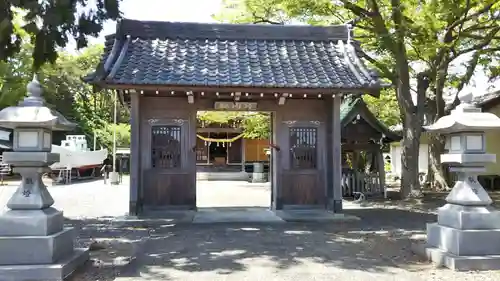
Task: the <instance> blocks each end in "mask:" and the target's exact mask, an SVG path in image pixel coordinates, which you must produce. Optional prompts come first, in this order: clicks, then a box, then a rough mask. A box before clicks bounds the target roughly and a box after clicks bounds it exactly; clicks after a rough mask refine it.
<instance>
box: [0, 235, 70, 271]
mask: <svg viewBox="0 0 500 281" xmlns="http://www.w3.org/2000/svg"><path fill="white" fill-rule="evenodd" d="M73 238H74V229H73V228H72V227H68V228H64V229H63V230H62V231H60V232H58V233H55V234H52V235H48V236H1V237H0V265H14V264H15V265H28V264H30V265H33V264H51V263H54V262H56V261H58V260H59V259H61V258H64V257H66V256H68V255H71V253H72V252H73Z"/></svg>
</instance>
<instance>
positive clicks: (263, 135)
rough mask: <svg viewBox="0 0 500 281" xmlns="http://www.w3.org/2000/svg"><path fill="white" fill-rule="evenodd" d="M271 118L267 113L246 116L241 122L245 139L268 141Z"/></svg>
mask: <svg viewBox="0 0 500 281" xmlns="http://www.w3.org/2000/svg"><path fill="white" fill-rule="evenodd" d="M270 121H271V116H270V115H269V114H267V113H254V114H250V115H247V116H246V117H245V118H244V120H243V129H244V133H245V138H247V139H269V138H270V134H269V133H270V129H271V127H270V125H271V122H270Z"/></svg>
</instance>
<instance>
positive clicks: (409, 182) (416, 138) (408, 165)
mask: <svg viewBox="0 0 500 281" xmlns="http://www.w3.org/2000/svg"><path fill="white" fill-rule="evenodd" d="M420 124H421V122H420V120H419V119H418V118H417V116H416V115H413V114H408V115H407V116H405V123H404V127H405V129H403V147H402V150H401V189H400V193H401V198H408V197H419V196H420V195H421V189H420V181H419V180H418V178H419V177H418V173H419V171H418V152H419V146H420V132H419V130H418V129H417V130H415V128H418V127H420V126H421V125H420Z"/></svg>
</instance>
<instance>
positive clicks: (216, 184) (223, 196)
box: [196, 181, 271, 208]
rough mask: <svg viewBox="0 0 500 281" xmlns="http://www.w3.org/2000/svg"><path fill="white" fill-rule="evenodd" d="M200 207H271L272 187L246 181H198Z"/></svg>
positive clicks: (197, 199)
mask: <svg viewBox="0 0 500 281" xmlns="http://www.w3.org/2000/svg"><path fill="white" fill-rule="evenodd" d="M196 192H197V193H196V196H197V198H196V205H197V206H198V207H201V208H203V207H243V206H245V207H267V208H268V207H269V206H270V205H271V185H270V184H269V183H248V182H244V181H198V183H197V189H196Z"/></svg>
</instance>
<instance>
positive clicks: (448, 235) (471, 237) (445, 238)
mask: <svg viewBox="0 0 500 281" xmlns="http://www.w3.org/2000/svg"><path fill="white" fill-rule="evenodd" d="M427 244H428V245H429V246H431V247H435V248H439V249H441V250H443V251H445V252H448V253H451V254H454V255H457V256H485V255H498V254H499V253H500V229H488V230H463V229H456V228H451V227H447V226H442V225H439V224H437V223H429V224H427Z"/></svg>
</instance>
